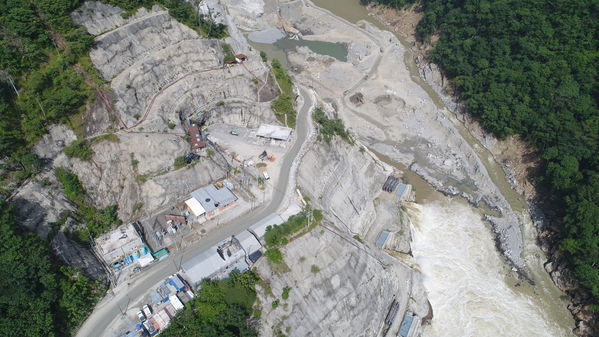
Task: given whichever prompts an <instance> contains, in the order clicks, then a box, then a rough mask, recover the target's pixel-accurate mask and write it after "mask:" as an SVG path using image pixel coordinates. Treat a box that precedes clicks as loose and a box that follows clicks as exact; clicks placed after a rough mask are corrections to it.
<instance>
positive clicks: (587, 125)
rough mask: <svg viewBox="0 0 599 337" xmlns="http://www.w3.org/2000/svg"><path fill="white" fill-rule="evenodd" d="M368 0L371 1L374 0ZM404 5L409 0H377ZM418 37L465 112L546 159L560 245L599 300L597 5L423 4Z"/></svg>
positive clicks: (579, 1) (435, 0) (525, 0)
mask: <svg viewBox="0 0 599 337" xmlns="http://www.w3.org/2000/svg"><path fill="white" fill-rule="evenodd" d="M366 2H368V1H366ZM379 2H380V3H384V4H389V5H397V6H403V5H405V4H406V3H407V2H413V1H402V0H379ZM421 4H422V7H423V10H424V18H423V19H422V20H421V21H420V23H419V24H418V27H417V30H418V32H419V33H420V36H421V37H423V38H425V39H426V38H427V37H429V36H430V35H432V34H439V36H440V40H439V41H438V42H437V43H436V44H435V45H434V50H433V52H432V54H431V56H432V58H433V60H434V61H435V62H436V63H438V64H439V65H441V67H442V68H443V70H444V72H445V74H446V75H447V76H448V77H449V78H450V79H452V84H453V85H454V86H455V89H456V90H457V93H458V94H459V96H460V98H461V99H462V100H463V101H464V102H465V103H466V106H467V111H468V112H469V113H470V114H472V115H473V116H476V117H478V118H479V119H480V120H481V121H482V123H483V124H484V125H485V127H486V128H487V129H488V130H490V131H492V132H494V133H495V134H496V135H497V136H499V137H505V136H507V135H521V136H522V137H524V139H526V140H527V141H528V142H530V144H532V145H533V146H534V147H535V148H536V149H537V150H538V151H539V153H540V154H541V155H542V157H543V159H544V160H545V170H544V174H543V176H542V177H540V180H541V182H542V183H544V184H545V185H546V186H548V187H549V188H550V191H551V194H552V195H551V198H552V200H553V202H555V203H557V204H559V205H561V206H562V207H561V210H560V211H559V214H557V215H558V216H561V217H563V228H562V229H563V230H562V234H563V238H564V240H563V244H562V249H563V250H564V251H565V252H567V253H568V255H569V257H570V261H571V263H572V265H573V266H574V271H575V273H576V275H577V276H578V278H579V279H580V281H581V282H582V284H584V285H585V286H586V287H588V288H589V289H590V290H591V291H592V293H593V296H594V297H595V301H596V302H595V303H596V304H599V264H598V263H597V262H598V261H599V176H598V172H597V169H598V167H599V151H598V144H599V111H598V106H599V1H597V0H556V1H544V0H492V1H491V0H488V1H481V0H422V1H421Z"/></svg>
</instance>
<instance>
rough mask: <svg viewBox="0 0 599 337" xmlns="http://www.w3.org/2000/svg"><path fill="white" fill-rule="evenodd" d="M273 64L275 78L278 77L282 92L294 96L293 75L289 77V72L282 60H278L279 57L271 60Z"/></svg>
mask: <svg viewBox="0 0 599 337" xmlns="http://www.w3.org/2000/svg"><path fill="white" fill-rule="evenodd" d="M271 65H272V69H273V71H274V73H275V78H276V79H277V82H278V83H279V86H280V87H281V90H282V91H283V92H282V94H284V95H288V96H292V95H293V81H292V80H291V77H289V75H287V72H285V69H284V68H283V66H282V65H281V62H279V60H277V59H273V60H272V62H271Z"/></svg>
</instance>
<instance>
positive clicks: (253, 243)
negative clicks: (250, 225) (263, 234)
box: [235, 231, 262, 258]
mask: <svg viewBox="0 0 599 337" xmlns="http://www.w3.org/2000/svg"><path fill="white" fill-rule="evenodd" d="M235 239H237V241H239V244H240V245H241V248H243V250H245V254H246V255H247V257H248V258H249V256H250V255H251V254H252V253H255V252H256V251H258V250H260V249H261V248H262V244H260V242H259V241H258V240H257V239H256V237H255V236H254V234H252V233H250V232H248V231H243V232H241V233H239V234H237V235H235Z"/></svg>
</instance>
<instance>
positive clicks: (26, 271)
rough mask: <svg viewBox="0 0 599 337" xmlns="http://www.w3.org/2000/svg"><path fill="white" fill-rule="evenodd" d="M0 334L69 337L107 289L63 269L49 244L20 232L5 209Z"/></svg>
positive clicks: (1, 212) (0, 213)
mask: <svg viewBox="0 0 599 337" xmlns="http://www.w3.org/2000/svg"><path fill="white" fill-rule="evenodd" d="M0 289H2V291H0V335H1V336H15V337H16V336H29V337H37V336H39V337H46V336H68V335H70V333H71V332H72V330H73V329H74V328H76V327H77V326H78V325H79V324H80V323H81V321H82V320H83V319H84V318H85V317H86V316H87V315H88V314H89V313H90V312H91V310H92V309H93V306H94V304H95V302H96V301H97V299H98V298H99V296H101V295H102V294H103V291H102V289H103V286H102V284H101V283H99V282H97V281H92V280H90V279H89V278H87V277H86V276H84V275H83V274H81V272H80V271H78V270H76V269H74V268H71V267H67V266H60V265H59V264H57V263H55V262H54V261H53V259H52V257H51V255H50V251H49V249H48V247H47V244H46V242H44V241H42V239H40V238H39V237H38V236H37V235H34V234H24V233H19V232H17V230H16V227H15V223H14V219H13V217H12V215H11V212H10V210H9V209H8V207H7V206H6V205H5V204H1V205H0Z"/></svg>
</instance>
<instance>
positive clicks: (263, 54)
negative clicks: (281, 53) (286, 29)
mask: <svg viewBox="0 0 599 337" xmlns="http://www.w3.org/2000/svg"><path fill="white" fill-rule="evenodd" d="M260 57H261V58H262V62H266V61H268V57H267V55H266V52H263V51H261V52H260Z"/></svg>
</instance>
